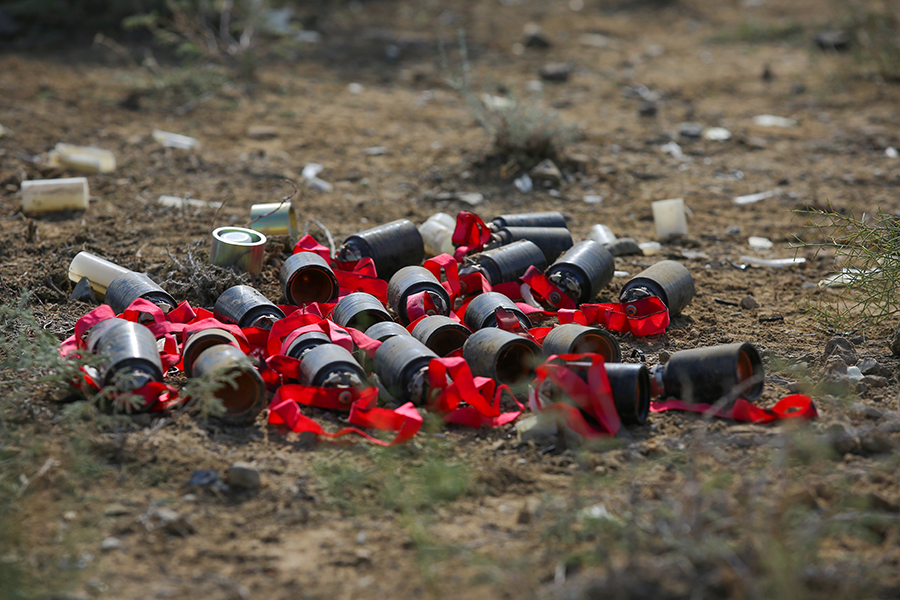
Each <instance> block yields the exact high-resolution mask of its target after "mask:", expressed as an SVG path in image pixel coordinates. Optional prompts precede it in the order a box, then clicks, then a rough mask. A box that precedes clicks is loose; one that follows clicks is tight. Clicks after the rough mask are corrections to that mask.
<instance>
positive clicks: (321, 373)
mask: <svg viewBox="0 0 900 600" xmlns="http://www.w3.org/2000/svg"><path fill="white" fill-rule="evenodd" d="M300 381H301V382H302V383H303V384H304V385H311V386H315V387H341V388H348V387H363V386H364V385H365V382H366V372H365V371H363V368H362V367H361V366H360V365H359V363H358V362H356V359H355V358H353V355H352V354H350V352H348V351H347V350H346V349H344V348H343V347H341V346H338V345H337V344H322V345H320V346H316V347H314V348H312V349H311V350H309V351H308V352H307V353H306V354H304V355H303V360H301V361H300ZM347 400H348V402H349V400H350V398H349V396H348V397H347Z"/></svg>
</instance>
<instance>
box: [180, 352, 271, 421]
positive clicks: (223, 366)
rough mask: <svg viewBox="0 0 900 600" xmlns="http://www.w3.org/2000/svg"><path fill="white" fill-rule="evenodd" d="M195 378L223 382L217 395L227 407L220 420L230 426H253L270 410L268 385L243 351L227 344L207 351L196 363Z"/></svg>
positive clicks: (214, 393) (201, 354)
mask: <svg viewBox="0 0 900 600" xmlns="http://www.w3.org/2000/svg"><path fill="white" fill-rule="evenodd" d="M193 374H194V377H203V376H204V375H212V377H214V378H221V383H220V385H219V387H218V388H217V389H216V391H215V392H213V395H214V396H215V397H216V398H218V399H219V400H221V401H222V404H223V405H224V406H225V414H223V415H222V416H221V417H219V418H220V420H221V421H223V422H225V423H227V424H229V425H250V424H252V423H253V421H255V420H256V416H257V415H258V414H259V413H261V412H262V410H263V409H264V408H265V407H266V400H267V393H266V384H265V383H264V382H263V379H262V377H261V376H260V374H259V371H257V370H256V368H255V367H254V366H253V362H252V361H251V360H250V359H249V358H248V357H247V355H246V354H244V353H243V352H241V350H240V348H235V347H234V346H230V345H226V344H220V345H218V346H211V347H209V348H207V349H206V350H204V351H203V352H201V353H200V356H198V357H197V360H196V361H194V369H193Z"/></svg>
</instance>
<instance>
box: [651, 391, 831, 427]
mask: <svg viewBox="0 0 900 600" xmlns="http://www.w3.org/2000/svg"><path fill="white" fill-rule="evenodd" d="M668 410H684V411H688V412H694V413H702V414H709V415H713V416H715V417H720V418H722V419H732V420H734V421H743V422H745V423H758V424H762V423H772V422H773V421H780V420H782V419H800V420H803V421H808V420H809V419H814V418H816V417H818V416H819V413H818V411H817V410H816V406H815V405H814V404H813V401H812V398H810V397H809V396H807V395H805V394H791V395H790V396H785V397H784V398H782V399H781V400H779V401H778V402H777V403H776V404H775V406H773V407H772V408H762V407H760V406H757V405H755V404H752V403H750V402H748V401H746V400H744V399H743V398H738V399H737V400H736V401H735V402H734V404H733V405H732V406H731V408H729V409H722V408H716V407H715V406H714V405H712V404H689V403H687V402H682V401H681V400H666V401H664V402H651V403H650V412H654V413H659V412H666V411H668Z"/></svg>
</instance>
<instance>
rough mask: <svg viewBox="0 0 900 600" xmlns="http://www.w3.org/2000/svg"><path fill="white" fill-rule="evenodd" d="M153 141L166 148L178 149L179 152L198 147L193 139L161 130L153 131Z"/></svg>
mask: <svg viewBox="0 0 900 600" xmlns="http://www.w3.org/2000/svg"><path fill="white" fill-rule="evenodd" d="M153 139H154V140H156V141H157V142H159V143H160V144H162V145H163V146H165V147H166V148H179V149H181V150H190V149H191V148H195V147H197V146H198V145H199V143H198V142H197V140H196V139H195V138H192V137H189V136H186V135H181V134H180V133H171V132H169V131H163V130H161V129H154V130H153Z"/></svg>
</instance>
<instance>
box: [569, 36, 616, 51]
mask: <svg viewBox="0 0 900 600" xmlns="http://www.w3.org/2000/svg"><path fill="white" fill-rule="evenodd" d="M578 41H579V42H581V45H582V46H590V47H591V48H613V47H615V45H616V43H615V40H613V39H612V38H611V37H609V36H608V35H603V34H602V33H583V34H581V36H580V37H579V38H578Z"/></svg>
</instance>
